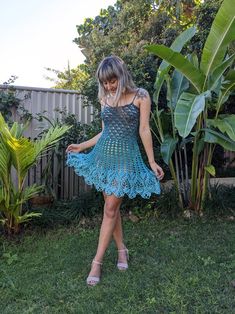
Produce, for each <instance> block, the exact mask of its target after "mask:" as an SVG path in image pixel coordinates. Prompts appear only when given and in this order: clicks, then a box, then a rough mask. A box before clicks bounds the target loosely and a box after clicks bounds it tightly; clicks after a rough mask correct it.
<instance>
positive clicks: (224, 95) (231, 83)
mask: <svg viewBox="0 0 235 314" xmlns="http://www.w3.org/2000/svg"><path fill="white" fill-rule="evenodd" d="M234 89H235V70H231V71H229V72H228V74H227V75H226V76H225V78H224V80H223V82H222V88H221V92H220V95H219V99H218V102H217V105H216V107H217V108H216V109H217V111H218V112H219V110H220V107H221V105H222V104H223V103H224V102H225V101H226V100H227V99H228V97H229V96H230V94H231V92H232V91H233V90H234Z"/></svg>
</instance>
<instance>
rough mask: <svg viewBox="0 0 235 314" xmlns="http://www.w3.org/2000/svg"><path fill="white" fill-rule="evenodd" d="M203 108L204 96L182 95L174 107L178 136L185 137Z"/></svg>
mask: <svg viewBox="0 0 235 314" xmlns="http://www.w3.org/2000/svg"><path fill="white" fill-rule="evenodd" d="M204 107H205V94H204V93H203V94H200V95H194V94H190V93H182V94H181V96H180V98H179V100H178V102H177V104H176V107H175V113H174V114H175V126H176V128H177V130H178V131H179V134H180V136H182V137H183V138H185V137H187V136H188V135H189V133H190V132H191V130H192V128H193V127H194V124H195V122H196V120H197V117H198V116H199V114H200V113H201V112H202V111H203V110H204Z"/></svg>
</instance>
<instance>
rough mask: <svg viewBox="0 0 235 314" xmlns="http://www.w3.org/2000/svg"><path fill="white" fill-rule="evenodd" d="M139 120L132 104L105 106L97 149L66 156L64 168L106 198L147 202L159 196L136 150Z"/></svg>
mask: <svg viewBox="0 0 235 314" xmlns="http://www.w3.org/2000/svg"><path fill="white" fill-rule="evenodd" d="M139 116H140V112H139V108H138V107H137V106H136V105H134V103H133V102H131V103H130V104H127V105H124V106H121V107H111V106H109V105H105V106H104V108H103V110H102V111H101V118H102V120H103V122H104V130H103V132H102V135H101V136H100V138H99V140H98V141H97V143H96V145H95V146H94V148H93V149H92V150H91V152H89V153H69V154H68V158H67V165H68V166H70V167H74V170H75V172H76V173H77V174H78V175H79V176H83V177H84V178H85V182H86V183H87V184H90V185H92V184H94V186H95V187H96V189H97V190H98V191H104V192H105V193H106V194H108V195H111V194H114V195H116V196H117V197H122V196H124V195H125V194H126V195H127V196H128V197H129V198H134V197H136V195H137V194H139V195H141V197H143V198H149V197H150V196H151V194H152V193H156V194H160V185H159V181H158V179H157V178H156V176H155V174H154V172H153V171H152V170H150V169H149V168H148V167H147V166H146V165H145V164H144V162H143V159H142V157H141V153H140V149H139V146H138V142H137V140H138V129H139Z"/></svg>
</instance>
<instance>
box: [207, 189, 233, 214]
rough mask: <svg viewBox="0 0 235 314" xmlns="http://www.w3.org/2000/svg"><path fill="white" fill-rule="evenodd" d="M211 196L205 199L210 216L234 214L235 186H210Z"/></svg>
mask: <svg viewBox="0 0 235 314" xmlns="http://www.w3.org/2000/svg"><path fill="white" fill-rule="evenodd" d="M209 192H210V197H209V198H206V199H205V203H204V207H205V214H206V215H207V216H209V217H215V216H220V217H221V216H225V215H227V216H234V214H235V187H234V186H228V185H222V184H220V185H219V184H216V185H213V186H211V188H210V191H209Z"/></svg>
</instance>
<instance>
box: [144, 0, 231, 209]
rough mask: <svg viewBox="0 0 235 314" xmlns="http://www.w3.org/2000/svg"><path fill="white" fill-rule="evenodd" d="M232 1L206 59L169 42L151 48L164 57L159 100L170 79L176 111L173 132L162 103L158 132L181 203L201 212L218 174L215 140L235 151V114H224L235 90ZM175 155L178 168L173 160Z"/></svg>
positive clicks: (214, 27)
mask: <svg viewBox="0 0 235 314" xmlns="http://www.w3.org/2000/svg"><path fill="white" fill-rule="evenodd" d="M232 2H233V1H232V0H224V2H223V3H222V5H221V7H220V9H219V11H218V12H217V15H216V17H215V19H214V21H213V24H212V27H211V29H210V32H209V35H208V37H207V39H206V41H205V45H204V48H203V51H202V55H201V58H200V59H201V60H200V62H198V61H197V60H196V59H195V55H194V56H191V57H189V58H188V59H186V58H185V57H184V56H183V55H182V54H181V53H179V52H176V51H175V50H174V47H173V44H172V46H171V47H170V48H168V47H165V46H164V45H149V46H147V49H148V50H149V51H150V52H151V53H154V54H156V55H157V56H159V57H161V58H163V59H164V61H163V62H162V64H161V65H160V67H159V71H158V72H159V73H158V74H157V78H156V82H155V88H156V92H155V95H156V97H155V100H156V101H158V96H159V92H160V88H161V87H162V84H163V81H166V85H167V95H168V99H167V100H168V108H169V109H170V114H171V121H170V122H171V127H170V130H171V134H170V135H169V130H168V131H167V132H165V130H164V128H163V127H162V121H161V119H160V115H161V110H159V109H158V107H159V104H158V103H157V108H156V114H155V115H154V116H155V117H156V120H154V121H155V123H156V127H157V131H158V134H156V136H157V138H158V140H159V142H160V143H161V145H162V149H161V152H162V153H163V154H164V155H163V158H164V160H165V161H167V162H168V164H169V166H170V170H171V173H172V176H173V179H174V181H175V185H176V186H177V188H178V192H179V200H180V203H181V206H182V207H184V206H190V207H192V208H193V209H194V210H196V211H198V212H200V211H201V210H202V208H203V203H204V200H205V198H206V197H207V191H208V180H209V174H214V166H213V165H212V164H211V160H212V156H213V152H214V148H215V144H219V145H221V146H223V148H225V149H227V150H232V151H235V141H234V139H235V137H234V131H233V127H234V119H235V118H234V117H235V115H229V116H226V115H219V113H220V111H221V109H222V105H223V104H224V102H226V101H227V99H228V98H229V96H230V95H231V93H232V92H233V91H234V88H235V75H234V73H235V71H234V70H233V69H231V67H232V64H233V60H234V55H232V56H228V55H227V51H228V47H229V45H230V43H231V42H233V41H234V40H235V8H234V6H233V3H232ZM178 41H179V42H181V43H182V44H184V43H185V42H186V41H187V40H186V39H184V38H183V37H182V36H181V37H180V36H179V37H178V38H177V39H176V40H175V42H178ZM195 60H196V61H195ZM170 66H173V67H174V68H175V69H176V70H177V71H178V72H180V73H181V75H182V76H184V77H185V79H187V80H188V82H189V83H190V86H189V88H188V90H186V91H185V88H184V89H182V88H181V81H182V76H181V79H180V76H179V78H178V80H176V79H175V77H174V73H175V72H174V73H173V75H172V76H171V77H170V76H169V74H168V72H169V70H170ZM162 73H164V75H163V74H162ZM173 80H174V83H173ZM173 95H174V96H173ZM175 95H177V96H176V97H177V98H178V99H177V98H176V97H175ZM212 95H213V96H212ZM214 95H216V97H215V96H214ZM173 97H174V98H173ZM208 116H210V119H208ZM192 131H193V132H192ZM178 137H179V138H180V141H179V145H176V142H177V141H178V140H177V139H178ZM188 142H191V143H193V156H192V171H191V174H192V178H191V185H189V171H188V165H187V163H188V157H187V149H186V144H187V143H188ZM173 144H174V145H173ZM167 145H168V146H169V147H168V149H167V147H166V146H167ZM174 148H175V150H174ZM173 153H174V159H175V160H174V161H175V166H174V165H173V163H172V160H171V158H170V157H171V155H172V154H173ZM166 154H167V155H166ZM170 154H171V155H170Z"/></svg>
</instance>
